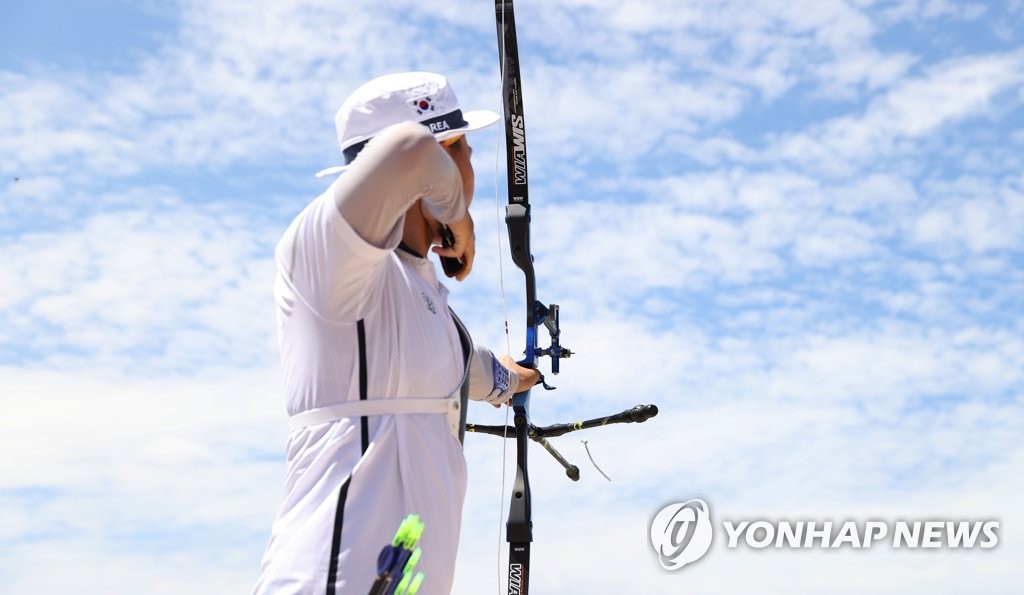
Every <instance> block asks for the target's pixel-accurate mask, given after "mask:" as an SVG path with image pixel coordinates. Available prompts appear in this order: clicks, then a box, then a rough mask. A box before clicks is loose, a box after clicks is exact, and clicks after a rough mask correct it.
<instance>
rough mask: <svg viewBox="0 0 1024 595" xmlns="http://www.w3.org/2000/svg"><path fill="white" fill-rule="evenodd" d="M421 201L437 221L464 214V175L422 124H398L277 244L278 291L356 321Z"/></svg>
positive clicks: (336, 316) (321, 312)
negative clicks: (410, 214)
mask: <svg viewBox="0 0 1024 595" xmlns="http://www.w3.org/2000/svg"><path fill="white" fill-rule="evenodd" d="M420 198H422V199H423V201H424V203H425V205H426V208H427V209H428V210H429V211H430V212H431V213H432V214H433V215H434V216H435V217H436V218H437V219H438V220H439V221H441V222H442V223H450V222H451V221H454V220H457V219H459V218H461V217H462V216H463V215H464V214H465V210H466V207H465V199H464V197H463V192H462V176H461V174H460V173H459V171H458V167H456V165H455V163H454V162H453V161H452V159H451V157H449V156H448V154H447V153H446V152H445V151H444V149H442V148H441V147H440V145H438V144H437V141H436V140H435V139H434V136H433V135H432V134H430V131H429V130H427V129H426V128H425V127H423V126H421V125H419V124H417V123H415V122H405V123H402V124H397V125H395V126H392V127H390V128H388V129H386V130H385V131H384V132H381V133H380V134H379V135H378V136H377V137H375V138H374V139H373V140H372V141H370V142H369V143H368V144H367V146H366V148H365V149H364V150H363V152H362V153H360V155H359V157H358V158H357V159H356V160H355V162H353V164H352V167H351V168H350V170H349V171H348V172H346V173H345V174H344V175H342V176H341V177H340V178H338V179H337V180H336V181H335V182H334V183H333V184H332V185H331V187H330V188H329V189H328V190H327V191H326V192H325V193H324V194H321V195H320V196H319V197H317V199H316V200H314V201H313V202H312V203H310V204H309V205H308V206H307V207H306V209H305V210H303V212H302V213H301V214H300V215H299V216H298V217H296V218H295V221H293V222H292V225H291V226H290V227H289V228H288V231H287V232H286V233H285V235H284V237H283V238H282V239H281V241H280V243H279V244H278V246H277V253H276V255H277V268H278V272H279V278H280V285H281V294H282V295H292V296H293V297H298V298H300V299H302V300H304V301H305V302H306V304H307V305H308V306H309V307H310V308H311V309H312V310H313V311H314V312H316V313H317V314H318V315H319V316H322V317H324V318H328V319H331V320H338V321H352V320H356V319H358V318H359V317H360V316H361V313H362V311H363V306H364V305H365V304H366V303H367V301H368V300H369V299H371V298H370V296H371V295H372V292H373V289H374V287H376V284H375V283H374V281H375V280H376V279H377V276H378V275H379V274H380V273H381V267H380V266H379V265H380V264H381V263H382V262H383V261H384V259H386V258H387V257H388V256H389V255H391V254H392V252H393V251H394V249H395V248H396V247H397V246H398V244H399V242H400V241H401V239H402V228H403V223H404V220H405V213H406V211H407V210H408V209H409V207H410V206H412V205H413V204H414V203H415V202H416V200H418V199H420Z"/></svg>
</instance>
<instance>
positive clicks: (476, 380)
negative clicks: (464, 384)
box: [469, 345, 519, 403]
mask: <svg viewBox="0 0 1024 595" xmlns="http://www.w3.org/2000/svg"><path fill="white" fill-rule="evenodd" d="M518 387H519V375H518V374H516V373H515V372H513V371H512V370H509V369H508V368H506V367H505V365H504V364H502V363H501V362H500V361H498V358H496V357H494V354H493V353H491V350H490V349H488V348H486V347H483V346H481V345H476V346H475V348H474V351H473V357H471V358H470V363H469V398H470V399H473V400H474V401H486V402H488V403H504V402H506V401H508V400H509V399H511V398H512V395H513V394H515V390H516V388H518Z"/></svg>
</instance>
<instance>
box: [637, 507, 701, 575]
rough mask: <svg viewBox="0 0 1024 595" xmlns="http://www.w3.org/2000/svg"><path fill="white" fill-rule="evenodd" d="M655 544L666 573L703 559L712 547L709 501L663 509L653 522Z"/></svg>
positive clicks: (652, 542) (652, 537) (653, 541)
mask: <svg viewBox="0 0 1024 595" xmlns="http://www.w3.org/2000/svg"><path fill="white" fill-rule="evenodd" d="M651 545H653V546H654V549H655V551H657V552H658V562H659V563H661V567H662V568H664V569H665V570H679V569H680V568H682V567H683V566H686V565H687V564H690V563H692V562H696V561H697V560H699V559H700V558H701V557H702V556H703V555H704V554H706V553H707V552H708V549H710V548H711V513H710V511H709V510H708V504H707V502H704V501H703V500H690V501H688V502H681V503H676V504H670V505H668V506H666V507H665V508H662V509H661V511H660V512H658V514H657V515H655V516H654V520H653V521H651Z"/></svg>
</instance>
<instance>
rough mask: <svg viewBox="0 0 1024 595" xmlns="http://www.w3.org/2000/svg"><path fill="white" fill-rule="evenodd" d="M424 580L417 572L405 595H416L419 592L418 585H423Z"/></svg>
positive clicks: (421, 574) (420, 573)
mask: <svg viewBox="0 0 1024 595" xmlns="http://www.w3.org/2000/svg"><path fill="white" fill-rule="evenodd" d="M425 578H426V577H425V576H423V573H422V572H417V573H416V577H415V578H413V579H412V584H410V585H409V591H408V592H407V594H406V595H416V592H417V591H419V590H420V585H422V584H423V579H425Z"/></svg>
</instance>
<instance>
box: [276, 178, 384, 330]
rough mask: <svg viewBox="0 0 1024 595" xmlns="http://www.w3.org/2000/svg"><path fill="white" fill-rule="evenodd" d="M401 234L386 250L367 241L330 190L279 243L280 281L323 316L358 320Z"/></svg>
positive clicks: (309, 207)
mask: <svg viewBox="0 0 1024 595" xmlns="http://www.w3.org/2000/svg"><path fill="white" fill-rule="evenodd" d="M401 232H402V228H401V227H400V226H396V227H395V228H394V229H393V230H392V232H391V235H390V236H389V237H388V238H387V239H386V241H385V242H384V246H383V247H377V246H374V245H373V244H370V243H368V242H366V241H365V240H363V238H361V237H360V236H359V234H358V233H356V231H355V230H354V229H352V226H351V225H349V224H348V222H347V221H345V219H344V218H343V217H342V216H341V213H339V212H338V208H337V206H336V205H335V203H334V197H333V192H332V191H331V189H328V191H327V192H325V193H324V194H322V195H320V196H319V197H317V199H316V200H314V201H313V202H312V203H310V204H309V205H308V206H307V207H306V209H305V210H303V211H302V213H301V214H300V215H299V216H298V217H296V218H295V220H294V221H293V222H292V224H291V226H290V227H289V228H288V231H286V232H285V234H284V236H283V237H282V238H281V241H280V242H278V245H277V250H276V260H277V270H278V280H279V283H280V284H281V285H282V287H283V288H284V289H287V293H288V294H293V296H294V297H296V298H298V299H301V300H302V301H304V302H305V303H306V305H307V306H308V307H309V308H310V309H311V310H312V311H313V312H315V313H316V314H317V315H318V316H321V317H323V318H327V319H330V320H337V321H352V320H357V319H359V318H360V317H361V313H362V309H363V304H364V303H365V302H366V300H367V299H368V296H369V293H370V292H369V290H370V288H372V287H373V286H375V284H374V280H375V278H376V275H377V274H378V273H379V272H380V267H379V266H378V265H379V264H380V263H381V262H382V261H383V260H384V259H385V258H387V257H388V256H389V255H390V254H392V252H393V250H394V248H395V246H397V245H398V242H399V241H400V240H401V237H402V236H401Z"/></svg>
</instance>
